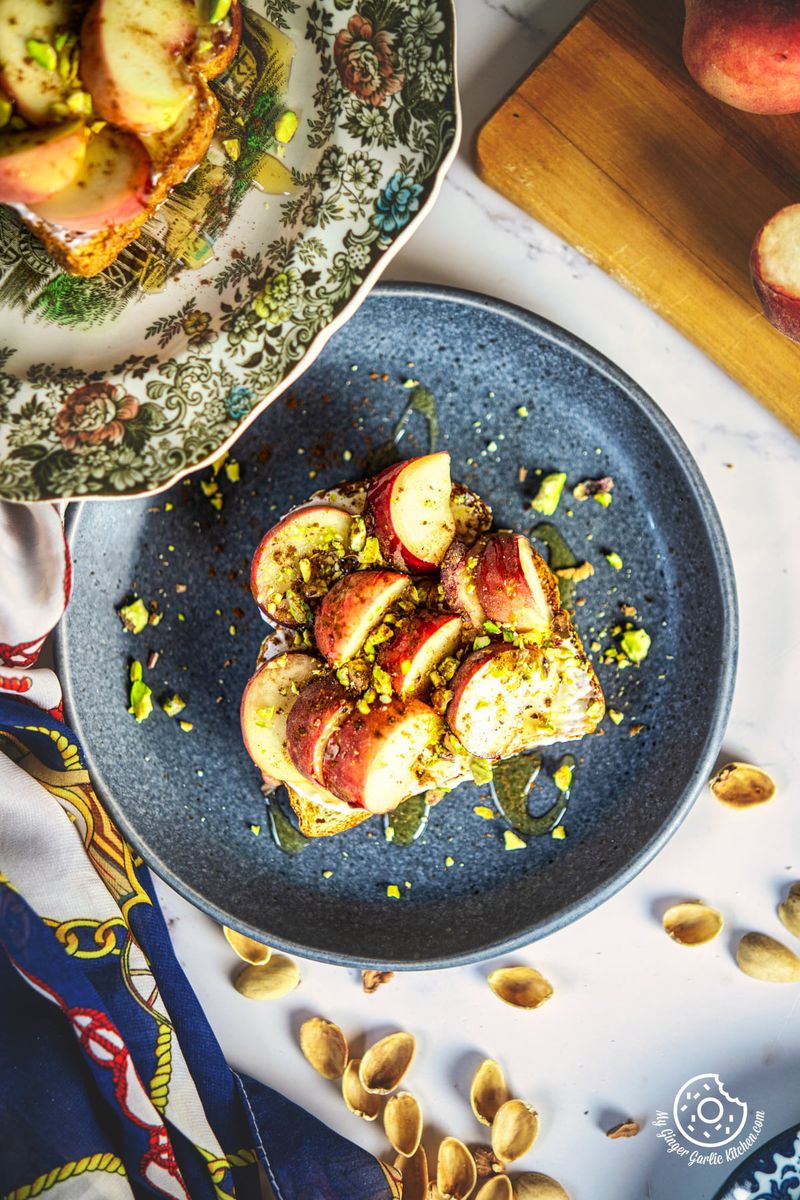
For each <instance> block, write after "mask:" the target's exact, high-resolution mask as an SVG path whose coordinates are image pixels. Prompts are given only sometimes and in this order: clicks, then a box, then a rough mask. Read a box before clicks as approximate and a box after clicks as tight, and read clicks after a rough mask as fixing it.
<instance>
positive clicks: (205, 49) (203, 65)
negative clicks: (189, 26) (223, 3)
mask: <svg viewBox="0 0 800 1200" xmlns="http://www.w3.org/2000/svg"><path fill="white" fill-rule="evenodd" d="M206 32H207V34H208V37H207V38H206V37H205V36H204V35H205V33H206ZM241 41H242V9H241V6H240V4H239V0H233V4H232V5H231V9H230V12H229V13H228V16H227V19H226V20H225V21H224V22H223V23H222V24H221V25H218V26H214V25H212V26H210V27H209V26H206V27H205V28H201V29H200V36H199V37H198V41H197V51H196V53H195V54H194V56H193V57H192V60H191V63H190V66H191V68H192V70H193V71H196V72H197V74H198V75H202V76H203V78H204V79H216V78H217V76H218V75H222V73H223V72H224V71H227V69H228V67H229V66H230V65H231V63H232V62H233V60H234V59H235V58H236V54H237V51H238V49H239V46H240V44H241Z"/></svg>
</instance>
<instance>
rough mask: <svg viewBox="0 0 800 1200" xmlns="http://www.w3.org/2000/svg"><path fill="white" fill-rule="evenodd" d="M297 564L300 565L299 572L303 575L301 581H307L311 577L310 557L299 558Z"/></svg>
mask: <svg viewBox="0 0 800 1200" xmlns="http://www.w3.org/2000/svg"><path fill="white" fill-rule="evenodd" d="M298 566H299V567H300V574H301V575H302V577H303V581H304V582H305V583H308V582H309V580H310V579H311V559H310V558H301V559H300V562H299V563H298Z"/></svg>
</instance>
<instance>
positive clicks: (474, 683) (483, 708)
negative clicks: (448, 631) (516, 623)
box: [446, 642, 521, 759]
mask: <svg viewBox="0 0 800 1200" xmlns="http://www.w3.org/2000/svg"><path fill="white" fill-rule="evenodd" d="M520 659H521V655H520V651H519V650H517V648H516V647H515V646H509V645H507V644H506V643H505V642H494V643H492V645H491V646H485V647H484V648H483V649H482V650H475V651H473V653H472V654H470V655H469V657H468V658H466V659H465V660H464V662H463V663H462V664H461V666H460V667H459V668H458V670H457V671H456V673H455V676H454V677H453V682H452V684H451V687H452V689H453V699H452V700H451V701H450V704H449V705H448V708H447V714H446V716H447V724H448V725H449V726H450V728H451V729H452V731H453V733H454V734H455V735H456V737H457V738H458V740H459V741H460V742H461V744H462V746H465V747H466V749H467V750H469V752H470V754H475V755H477V756H478V757H479V758H489V759H498V758H502V757H503V756H504V755H505V754H506V752H507V750H508V747H509V746H510V745H511V743H512V742H513V740H514V736H515V732H516V724H517V720H518V717H519V713H520V707H521V705H520V695H519V682H520V681H519V665H520ZM509 685H512V686H509Z"/></svg>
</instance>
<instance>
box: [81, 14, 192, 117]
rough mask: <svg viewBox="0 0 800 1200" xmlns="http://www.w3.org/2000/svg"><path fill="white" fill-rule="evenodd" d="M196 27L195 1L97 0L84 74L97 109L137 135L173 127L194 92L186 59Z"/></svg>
mask: <svg viewBox="0 0 800 1200" xmlns="http://www.w3.org/2000/svg"><path fill="white" fill-rule="evenodd" d="M197 26H198V13H197V9H196V6H195V3H194V0H146V3H143V2H141V0H140V3H138V4H136V3H131V0H94V3H93V4H92V5H91V7H90V8H89V11H88V12H87V14H86V16H85V17H84V21H83V27H82V29H81V59H80V73H81V79H82V80H83V85H84V87H85V88H86V89H87V91H89V92H90V93H91V96H92V101H93V103H94V107H95V111H96V112H97V113H98V114H99V115H100V116H101V117H103V118H104V119H105V120H106V121H111V122H113V123H114V124H115V125H119V126H120V128H122V129H128V130H130V131H131V132H132V133H160V132H162V131H163V130H165V129H169V127H170V125H174V124H175V122H176V121H177V119H178V117H179V116H180V114H181V112H182V111H183V109H184V108H185V107H186V105H187V104H188V103H189V101H190V100H191V98H192V95H193V93H194V88H193V87H192V83H191V80H190V78H189V75H188V72H187V70H186V69H185V61H184V60H185V56H186V55H187V53H188V52H189V51H190V49H191V48H192V47H193V45H194V42H195V39H196V37H197Z"/></svg>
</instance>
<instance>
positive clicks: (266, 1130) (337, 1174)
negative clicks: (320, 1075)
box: [0, 503, 402, 1200]
mask: <svg viewBox="0 0 800 1200" xmlns="http://www.w3.org/2000/svg"><path fill="white" fill-rule="evenodd" d="M69 578H70V566H69V553H68V550H67V548H66V545H65V542H64V536H63V531H62V526H61V520H60V518H59V516H58V513H57V512H56V510H55V508H53V507H52V506H51V505H39V506H35V507H30V508H24V507H21V506H13V505H8V504H2V503H0V1196H2V1197H3V1198H4V1200H28V1198H29V1197H34V1196H40V1195H46V1196H47V1197H48V1200H78V1198H80V1200H88V1198H94V1197H97V1198H103V1200H105V1198H108V1200H130V1198H131V1197H137V1200H138V1198H139V1197H147V1196H169V1197H176V1198H179V1200H187V1198H188V1200H205V1198H206V1197H208V1198H209V1200H212V1198H214V1200H228V1198H232V1197H237V1198H239V1197H243V1198H246V1200H250V1198H251V1197H252V1198H254V1200H255V1198H256V1197H259V1196H260V1195H261V1185H260V1181H259V1169H258V1168H259V1164H260V1166H261V1167H262V1168H263V1169H264V1171H265V1172H266V1174H267V1176H268V1178H269V1181H270V1183H271V1186H272V1189H273V1191H274V1193H275V1196H276V1197H277V1198H278V1200H389V1198H390V1197H395V1198H397V1197H400V1196H401V1194H402V1192H401V1187H400V1184H399V1181H398V1179H397V1177H396V1172H395V1171H393V1169H392V1168H390V1167H387V1166H385V1165H384V1164H382V1163H379V1162H378V1161H377V1160H376V1159H374V1158H373V1157H372V1156H371V1155H369V1154H367V1153H366V1152H365V1151H363V1150H360V1149H359V1148H358V1147H356V1146H353V1145H352V1144H351V1143H349V1142H347V1141H345V1139H344V1138H341V1137H339V1136H338V1135H337V1134H334V1133H332V1132H331V1131H330V1130H329V1129H327V1128H326V1127H325V1126H324V1125H322V1124H321V1123H320V1122H319V1121H317V1120H316V1119H315V1118H314V1117H312V1116H310V1115H309V1114H308V1113H306V1112H304V1111H303V1110H302V1109H300V1108H298V1107H297V1106H296V1105H294V1104H292V1103H290V1102H289V1101H288V1100H286V1099H285V1098H284V1097H283V1096H280V1095H278V1094H277V1093H276V1092H274V1091H272V1090H271V1089H270V1088H268V1087H265V1086H264V1085H263V1084H261V1083H258V1082H257V1081H256V1080H254V1079H251V1078H249V1077H248V1076H246V1075H242V1074H237V1073H236V1072H234V1071H232V1070H231V1069H230V1067H229V1066H228V1065H227V1063H226V1062H225V1059H224V1057H223V1055H222V1051H221V1049H220V1046H219V1044H218V1042H217V1040H216V1038H215V1037H214V1034H213V1032H212V1030H211V1027H210V1026H209V1024H208V1021H207V1020H206V1017H205V1014H204V1013H203V1010H202V1008H201V1007H200V1003H199V1001H198V999H197V997H196V996H195V994H194V992H193V991H192V989H191V986H190V985H189V982H188V980H187V979H186V976H185V975H184V974H183V971H182V970H181V968H180V966H179V965H178V962H177V960H176V958H175V955H174V953H173V950H172V946H171V943H170V940H169V935H168V933H167V928H166V924H165V922H164V918H163V916H162V913H161V910H160V908H159V905H158V900H157V897H156V894H155V890H154V888H153V884H152V880H151V878H150V874H149V872H148V870H147V867H146V866H145V865H144V863H143V862H142V861H141V859H140V858H139V857H138V856H137V854H136V853H135V851H134V850H133V849H132V847H131V846H129V845H128V844H127V843H126V842H125V841H124V840H123V838H122V837H121V835H120V834H119V832H118V831H117V829H116V828H115V826H114V824H113V822H112V821H111V820H110V819H109V817H108V816H107V814H106V813H105V812H104V810H103V808H102V806H101V805H100V803H99V801H98V799H97V796H96V795H95V792H94V789H93V787H92V784H91V780H90V779H89V775H88V772H87V771H86V768H85V766H84V763H83V755H82V751H81V747H80V746H79V745H78V743H77V741H76V738H75V735H74V734H73V733H72V731H71V730H70V729H69V728H68V727H67V726H66V725H65V724H64V723H63V720H62V719H61V709H60V705H61V689H60V687H59V684H58V680H57V678H56V676H55V675H54V673H53V672H52V671H50V670H47V669H46V668H40V667H37V666H36V665H35V664H36V660H37V656H38V653H39V650H40V649H41V646H42V642H43V641H44V639H45V637H46V636H47V634H48V633H49V632H50V630H51V629H52V628H53V626H54V625H55V624H56V623H57V621H58V620H59V618H60V616H61V614H62V612H63V609H64V606H65V604H66V602H67V600H68V598H69Z"/></svg>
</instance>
